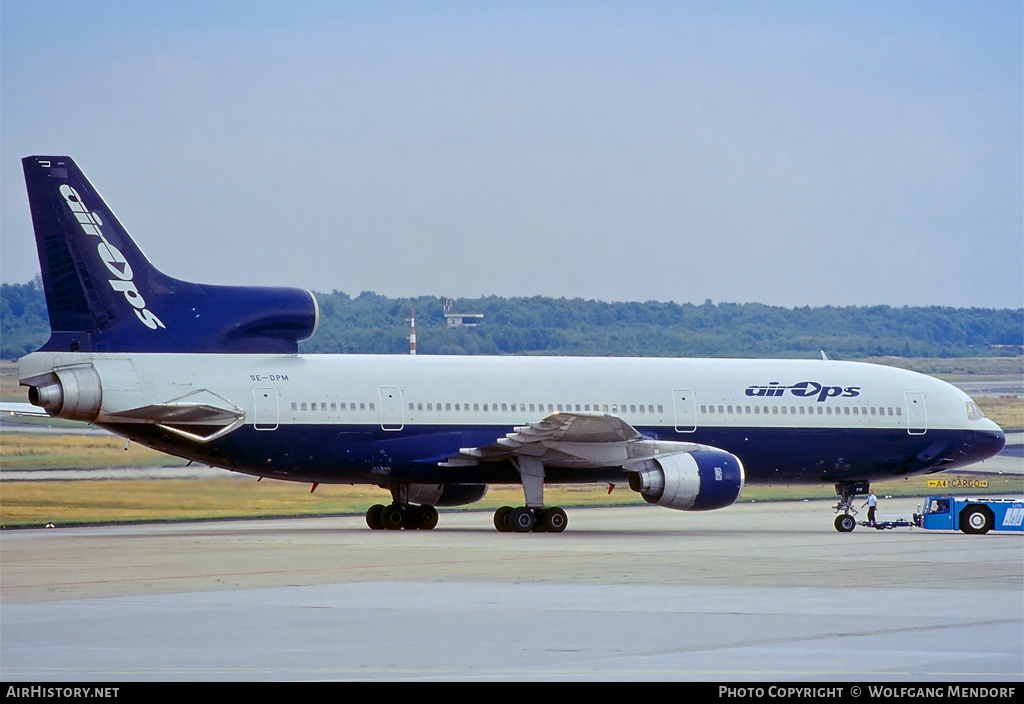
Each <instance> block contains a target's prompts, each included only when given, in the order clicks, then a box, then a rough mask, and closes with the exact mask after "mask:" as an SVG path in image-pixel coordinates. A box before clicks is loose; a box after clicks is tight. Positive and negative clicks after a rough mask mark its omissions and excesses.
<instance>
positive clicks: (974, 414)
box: [967, 401, 985, 420]
mask: <svg viewBox="0 0 1024 704" xmlns="http://www.w3.org/2000/svg"><path fill="white" fill-rule="evenodd" d="M984 417H985V414H984V413H982V412H981V409H980V408H978V405H977V404H976V403H974V401H968V402H967V420H981V419H982V418H984Z"/></svg>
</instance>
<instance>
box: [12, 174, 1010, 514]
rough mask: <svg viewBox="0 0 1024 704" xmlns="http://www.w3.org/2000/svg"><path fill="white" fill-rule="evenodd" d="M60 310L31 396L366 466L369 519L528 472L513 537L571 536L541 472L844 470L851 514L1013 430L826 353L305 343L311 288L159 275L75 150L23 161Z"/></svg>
mask: <svg viewBox="0 0 1024 704" xmlns="http://www.w3.org/2000/svg"><path fill="white" fill-rule="evenodd" d="M23 166H24V171H25V180H26V184H27V187H28V199H29V205H30V207H31V211H32V221H33V226H34V230H35V237H36V244H37V247H38V250H39V261H40V266H41V270H42V279H43V285H44V289H45V293H46V304H47V309H48V313H49V319H50V329H51V334H50V338H49V340H48V341H47V342H46V344H45V345H43V347H42V348H41V349H39V350H38V351H37V352H34V353H32V354H30V355H27V356H26V357H23V358H22V359H21V360H20V363H19V376H20V381H21V384H22V385H24V386H27V387H28V396H29V402H30V403H31V404H32V405H33V406H34V407H35V409H36V410H38V411H40V412H45V413H46V414H49V415H51V416H55V417H60V418H69V419H74V420H79V421H86V422H89V423H93V424H95V425H97V426H100V427H102V428H106V429H107V430H109V431H111V432H114V433H116V434H118V435H121V436H123V437H126V438H129V439H131V440H133V441H135V442H139V443H141V444H143V445H146V446H149V447H152V448H155V449H157V450H160V451H162V452H165V453H168V454H171V455H177V456H180V457H185V458H188V459H190V460H195V461H197V462H202V463H206V464H209V465H212V466H215V467H222V468H224V469H227V470H231V471H234V472H242V473H245V474H250V475H254V476H257V477H272V478H275V479H285V480H291V481H297V482H309V483H313V484H319V483H340V484H369V485H377V486H380V487H382V488H384V489H387V490H388V491H390V493H391V503H390V504H388V505H381V504H378V505H376V506H373V507H371V508H370V509H369V510H368V511H367V513H366V521H367V523H368V524H369V526H370V527H371V528H375V529H397V528H420V529H430V528H433V527H434V526H435V525H436V524H437V520H438V514H437V509H436V507H438V506H454V505H460V504H468V503H472V502H474V501H477V500H479V499H480V498H482V497H483V496H484V493H485V492H486V490H487V486H488V485H489V484H517V485H522V487H523V493H524V501H523V505H522V506H519V507H509V506H506V507H502V508H501V509H499V510H498V511H497V512H496V513H495V515H494V525H495V527H496V528H497V529H498V530H499V531H509V532H530V531H545V532H560V531H562V530H564V529H565V527H566V524H567V519H566V514H565V511H563V510H562V509H561V508H559V507H557V506H547V505H545V503H544V487H545V484H546V483H599V482H606V483H610V484H622V485H628V486H629V487H630V488H631V489H633V490H634V491H637V492H639V493H640V494H641V496H642V497H643V498H644V499H645V500H646V501H648V502H650V503H653V504H657V505H660V506H664V507H667V508H672V509H677V510H681V511H700V510H708V509H716V508H722V507H725V506H729V505H730V504H732V503H733V502H734V501H736V499H737V497H738V496H739V494H740V491H741V490H742V488H743V485H744V482H748V483H752V484H833V485H835V487H836V493H837V495H838V496H839V501H838V503H837V505H836V513H837V514H838V516H837V518H836V521H835V526H836V528H837V529H838V530H840V531H849V530H853V528H854V526H855V525H856V522H855V520H854V517H853V515H851V512H852V513H855V511H854V509H853V501H854V497H855V496H856V495H858V494H862V493H866V491H867V485H868V483H869V482H870V481H872V480H884V479H892V478H895V477H909V476H912V475H917V474H928V473H933V472H941V471H943V470H949V469H955V468H958V467H963V466H965V465H969V464H973V463H975V462H979V461H981V460H984V459H986V458H989V457H992V456H993V455H995V454H996V453H998V452H999V451H1000V450H1001V449H1002V447H1003V444H1004V436H1003V433H1002V431H1001V430H1000V429H999V427H998V426H997V425H996V424H995V423H993V422H992V421H991V420H989V419H987V418H985V416H984V415H983V414H982V412H981V411H980V410H979V409H978V407H977V406H976V405H975V404H974V402H973V401H972V400H971V399H970V398H969V397H968V396H967V395H966V394H964V393H963V392H962V391H960V390H959V389H957V388H955V387H953V386H951V385H949V384H947V383H944V382H942V381H939V380H937V379H934V378H932V377H929V376H924V375H921V374H916V373H913V372H909V371H904V370H900V369H893V368H889V367H885V366H879V365H874V364H860V363H849V362H839V361H830V360H827V359H824V355H823V356H822V357H823V359H821V360H817V359H816V360H743V359H666V358H637V359H629V358H604V357H585V358H570V357H516V356H509V357H448V356H426V355H419V356H411V355H300V354H298V343H299V342H300V341H302V340H305V339H308V338H309V337H310V336H312V335H313V333H314V332H315V330H316V326H317V318H318V313H319V311H318V308H317V302H316V299H315V298H314V296H313V294H312V293H311V292H309V291H305V290H302V289H286V288H260V287H252V288H250V287H229V286H214V285H207V284H196V283H189V282H186V281H181V280H178V279H174V278H171V277H169V276H167V275H165V274H163V273H161V272H160V271H158V270H157V269H156V268H155V267H154V266H153V265H152V264H150V262H149V261H148V260H147V259H146V257H145V256H144V255H143V253H142V251H141V250H140V249H139V248H138V247H137V246H136V244H135V242H134V241H133V240H132V238H131V237H130V236H129V235H128V232H127V231H126V230H125V228H124V227H122V225H121V223H120V222H119V221H118V220H117V218H116V217H115V216H114V214H113V213H112V212H111V211H110V209H109V208H108V207H107V205H106V203H104V201H103V200H102V199H101V198H100V196H99V194H98V193H97V191H96V190H95V189H94V188H93V186H92V185H91V184H90V183H89V181H88V180H87V179H86V178H85V176H84V174H83V173H82V172H81V170H80V169H79V168H78V166H77V165H76V164H75V162H74V161H72V160H71V159H70V158H69V157H66V156H31V157H27V158H25V159H23Z"/></svg>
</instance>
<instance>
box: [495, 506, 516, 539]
mask: <svg viewBox="0 0 1024 704" xmlns="http://www.w3.org/2000/svg"><path fill="white" fill-rule="evenodd" d="M511 513H512V507H511V506H502V507H501V508H499V509H498V510H497V511H495V512H494V527H495V528H497V529H498V532H499V533H511V532H512V525H511V524H510V523H509V521H508V518H509V515H510V514H511Z"/></svg>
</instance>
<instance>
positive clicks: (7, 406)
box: [0, 403, 50, 418]
mask: <svg viewBox="0 0 1024 704" xmlns="http://www.w3.org/2000/svg"><path fill="white" fill-rule="evenodd" d="M0 413H2V414H3V415H5V416H31V417H35V418H39V417H42V418H49V417H50V414H49V413H47V412H46V411H44V410H43V409H42V408H40V407H39V406H33V405H32V404H31V403H0Z"/></svg>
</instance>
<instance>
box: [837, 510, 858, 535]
mask: <svg viewBox="0 0 1024 704" xmlns="http://www.w3.org/2000/svg"><path fill="white" fill-rule="evenodd" d="M856 527H857V519H855V518H854V517H853V516H851V515H849V514H847V513H844V514H843V515H842V516H836V530H837V531H839V532H840V533H849V532H851V531H852V530H853V529H854V528H856Z"/></svg>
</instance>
